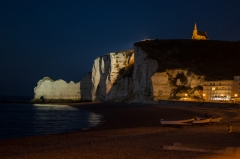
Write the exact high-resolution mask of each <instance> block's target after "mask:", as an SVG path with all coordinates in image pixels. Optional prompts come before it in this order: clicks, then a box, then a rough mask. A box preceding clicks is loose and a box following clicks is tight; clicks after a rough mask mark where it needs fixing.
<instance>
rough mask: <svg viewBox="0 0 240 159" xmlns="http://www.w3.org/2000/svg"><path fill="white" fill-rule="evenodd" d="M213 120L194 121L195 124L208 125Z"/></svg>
mask: <svg viewBox="0 0 240 159" xmlns="http://www.w3.org/2000/svg"><path fill="white" fill-rule="evenodd" d="M211 120H212V118H208V119H201V120H193V122H192V123H193V124H207V123H210V121H211Z"/></svg>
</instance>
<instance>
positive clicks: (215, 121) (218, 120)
mask: <svg viewBox="0 0 240 159" xmlns="http://www.w3.org/2000/svg"><path fill="white" fill-rule="evenodd" d="M221 120H222V117H221V118H213V119H212V120H211V121H210V123H219V122H220V121H221Z"/></svg>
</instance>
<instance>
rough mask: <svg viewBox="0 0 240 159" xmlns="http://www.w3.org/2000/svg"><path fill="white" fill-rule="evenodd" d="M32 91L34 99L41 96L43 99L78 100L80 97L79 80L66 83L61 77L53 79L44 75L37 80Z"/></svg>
mask: <svg viewBox="0 0 240 159" xmlns="http://www.w3.org/2000/svg"><path fill="white" fill-rule="evenodd" d="M34 93H35V96H34V100H39V99H40V98H41V97H42V96H43V98H44V99H45V100H79V99H80V98H81V96H80V94H81V93H80V82H78V83H74V82H73V81H71V82H69V83H67V82H65V81H64V80H61V79H60V80H57V81H54V80H52V79H50V78H49V77H44V78H43V79H41V80H39V81H38V83H37V86H36V87H35V88H34Z"/></svg>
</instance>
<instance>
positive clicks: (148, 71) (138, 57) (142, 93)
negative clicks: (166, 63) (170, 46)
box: [133, 47, 158, 102]
mask: <svg viewBox="0 0 240 159" xmlns="http://www.w3.org/2000/svg"><path fill="white" fill-rule="evenodd" d="M134 56H135V62H134V72H133V83H134V90H133V96H134V99H133V101H135V102H144V101H149V100H151V98H152V96H153V94H152V91H153V88H152V80H151V77H152V75H153V74H154V73H155V72H156V71H157V69H158V63H157V61H156V60H154V59H150V58H147V54H146V52H144V51H143V50H142V49H141V48H140V47H135V48H134Z"/></svg>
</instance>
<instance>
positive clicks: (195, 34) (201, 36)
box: [191, 23, 209, 40]
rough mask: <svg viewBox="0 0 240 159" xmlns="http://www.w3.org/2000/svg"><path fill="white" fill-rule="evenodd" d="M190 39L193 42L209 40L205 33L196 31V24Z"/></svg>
mask: <svg viewBox="0 0 240 159" xmlns="http://www.w3.org/2000/svg"><path fill="white" fill-rule="evenodd" d="M191 39H193V40H209V39H208V36H207V33H206V32H203V31H198V30H197V24H196V23H195V24H194V28H193V33H192V38H191Z"/></svg>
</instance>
